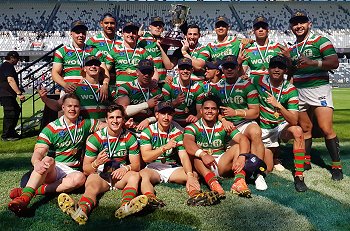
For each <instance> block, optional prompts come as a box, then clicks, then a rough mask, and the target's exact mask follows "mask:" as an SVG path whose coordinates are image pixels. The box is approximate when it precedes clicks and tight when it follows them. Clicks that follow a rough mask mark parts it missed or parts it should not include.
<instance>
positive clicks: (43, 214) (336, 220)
mask: <svg viewBox="0 0 350 231" xmlns="http://www.w3.org/2000/svg"><path fill="white" fill-rule="evenodd" d="M349 93H350V89H335V90H334V91H333V96H334V101H335V107H336V110H335V113H334V121H335V122H334V127H335V130H336V132H337V134H338V136H339V138H340V141H341V155H342V161H343V165H344V173H345V175H346V176H345V178H344V180H343V181H341V182H334V181H332V180H331V179H330V173H329V171H328V169H329V164H330V159H329V156H328V154H327V151H326V149H325V147H324V144H323V142H322V140H321V139H318V140H317V142H315V143H314V145H313V150H312V159H313V169H312V170H310V171H308V172H306V173H305V177H306V179H305V181H306V184H307V185H308V187H309V190H308V191H307V192H306V193H297V192H295V190H294V185H293V180H292V173H291V172H290V171H289V170H290V169H292V166H293V163H292V159H291V155H288V153H291V151H292V150H291V145H286V146H284V147H283V150H282V159H283V164H284V165H285V166H286V167H287V169H289V170H287V171H284V172H274V173H272V174H270V175H269V176H268V177H267V183H268V186H269V189H268V190H267V191H265V192H259V191H256V190H255V189H254V186H253V185H250V188H251V189H252V192H253V198H252V199H245V198H239V197H237V196H235V195H231V194H230V193H229V188H230V186H231V184H232V179H225V180H223V181H222V183H223V187H224V188H225V189H226V190H227V198H226V199H225V200H224V201H222V202H221V203H220V204H218V205H215V206H211V207H188V206H187V205H185V201H186V199H187V196H186V192H185V189H184V187H183V186H178V185H174V184H164V185H160V186H157V187H156V190H157V193H158V196H159V197H160V198H162V199H163V200H164V201H165V202H166V203H167V206H166V207H165V208H163V209H159V210H156V211H154V212H152V213H151V212H144V213H142V214H140V215H139V216H131V217H127V218H125V219H123V220H122V221H119V220H117V219H116V218H114V212H115V210H116V208H117V206H118V205H119V203H120V197H121V192H120V191H118V192H115V191H114V192H107V193H106V194H105V195H103V197H102V198H101V200H100V202H99V206H98V207H97V208H96V209H95V210H94V211H93V213H92V215H91V216H90V218H89V221H88V223H87V225H85V226H78V225H77V224H76V223H75V222H74V221H72V220H71V219H70V217H68V216H67V215H66V214H63V213H62V212H61V211H60V210H59V208H58V206H57V203H56V200H57V197H55V196H54V197H43V196H38V197H36V198H35V199H34V200H33V202H32V204H31V208H32V209H31V210H30V212H31V214H29V217H26V218H18V217H16V216H14V215H13V214H12V213H11V212H9V211H8V210H7V208H6V206H7V203H8V202H9V198H8V191H9V190H10V189H11V188H12V187H15V186H18V184H19V179H20V178H21V175H22V174H23V173H25V172H26V171H27V170H28V169H29V168H30V167H31V165H30V157H31V151H32V148H33V145H34V142H35V137H31V138H26V139H24V140H21V141H18V142H2V143H1V145H0V153H1V154H0V171H1V172H2V173H3V174H0V190H1V192H2V193H1V194H0V201H1V204H2V206H1V207H0V227H1V228H0V229H1V230H43V229H46V230H96V229H104V230H157V231H159V230H171V229H173V230H332V231H333V230H335V231H336V230H344V231H345V230H350V223H349V222H348V221H349V220H350V187H349V184H350V178H349V177H348V176H349V175H350V169H349V166H350V154H349V153H350V133H349V130H350V125H349V122H350V119H349V118H350V117H349V116H350V96H349V95H350V94H349ZM0 113H1V112H0ZM0 122H1V121H0ZM203 189H206V188H205V187H203ZM80 195H81V194H79V193H77V194H73V197H74V198H75V199H78V198H79V196H80Z"/></svg>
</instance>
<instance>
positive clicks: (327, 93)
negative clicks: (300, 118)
mask: <svg viewBox="0 0 350 231" xmlns="http://www.w3.org/2000/svg"><path fill="white" fill-rule="evenodd" d="M298 93H299V110H300V111H307V110H308V109H309V108H310V106H316V107H330V108H334V106H333V99H332V87H331V85H330V84H327V85H322V86H319V87H310V88H299V89H298Z"/></svg>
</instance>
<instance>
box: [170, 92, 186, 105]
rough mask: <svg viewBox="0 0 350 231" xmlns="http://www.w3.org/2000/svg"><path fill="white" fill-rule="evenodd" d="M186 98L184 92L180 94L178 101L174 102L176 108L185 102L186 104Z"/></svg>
mask: <svg viewBox="0 0 350 231" xmlns="http://www.w3.org/2000/svg"><path fill="white" fill-rule="evenodd" d="M185 99H186V96H185V94H184V93H183V92H180V94H178V95H177V97H176V99H175V100H174V101H173V102H174V104H175V105H174V106H175V107H177V106H179V105H180V104H182V103H183V102H185Z"/></svg>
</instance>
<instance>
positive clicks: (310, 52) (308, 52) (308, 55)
mask: <svg viewBox="0 0 350 231" xmlns="http://www.w3.org/2000/svg"><path fill="white" fill-rule="evenodd" d="M303 53H304V55H305V56H306V57H309V58H310V57H312V56H313V53H312V50H311V49H305V51H304V52H303Z"/></svg>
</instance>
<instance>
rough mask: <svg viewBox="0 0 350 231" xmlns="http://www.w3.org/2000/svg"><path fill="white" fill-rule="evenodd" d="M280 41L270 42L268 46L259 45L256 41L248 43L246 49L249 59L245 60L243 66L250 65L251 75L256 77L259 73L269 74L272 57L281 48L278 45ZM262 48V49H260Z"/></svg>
mask: <svg viewBox="0 0 350 231" xmlns="http://www.w3.org/2000/svg"><path fill="white" fill-rule="evenodd" d="M278 46H279V43H275V42H272V41H271V42H270V41H269V42H268V45H267V46H259V45H258V44H257V43H256V42H254V43H253V44H250V45H248V47H247V48H246V49H245V51H246V53H247V55H248V57H249V58H248V59H247V60H245V61H244V62H243V64H242V65H243V67H244V66H248V67H249V68H250V77H251V78H254V77H255V76H257V75H267V74H268V70H267V69H268V68H269V62H270V59H271V58H272V57H274V56H276V55H278V53H279V52H281V49H280V48H279V47H278ZM259 50H260V51H259Z"/></svg>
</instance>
